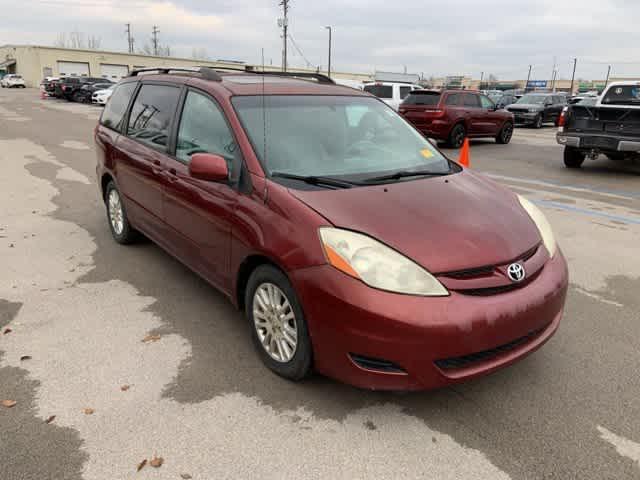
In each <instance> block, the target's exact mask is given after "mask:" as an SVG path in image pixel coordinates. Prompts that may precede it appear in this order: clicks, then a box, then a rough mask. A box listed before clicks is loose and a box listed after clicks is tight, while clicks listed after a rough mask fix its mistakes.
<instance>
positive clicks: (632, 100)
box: [556, 81, 640, 168]
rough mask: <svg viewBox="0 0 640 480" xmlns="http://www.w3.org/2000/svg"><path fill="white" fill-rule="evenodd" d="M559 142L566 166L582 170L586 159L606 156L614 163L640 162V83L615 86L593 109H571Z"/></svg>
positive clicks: (577, 106) (564, 118) (582, 106)
mask: <svg viewBox="0 0 640 480" xmlns="http://www.w3.org/2000/svg"><path fill="white" fill-rule="evenodd" d="M559 123H560V128H559V131H558V133H557V135H556V139H557V141H558V143H559V144H560V145H564V163H565V165H566V166H567V167H568V168H580V167H581V166H582V163H583V162H584V160H585V158H587V157H588V158H592V159H595V158H597V157H598V155H600V154H604V155H606V156H607V157H609V158H610V159H612V160H623V159H627V158H640V82H635V81H634V82H614V83H612V84H610V85H609V86H607V88H606V89H605V91H604V92H602V95H601V96H600V97H599V98H598V100H597V101H596V103H595V105H594V106H590V105H588V104H583V103H578V104H575V105H570V106H569V107H568V108H567V110H566V111H565V112H564V115H563V116H562V118H561V120H560V122H559Z"/></svg>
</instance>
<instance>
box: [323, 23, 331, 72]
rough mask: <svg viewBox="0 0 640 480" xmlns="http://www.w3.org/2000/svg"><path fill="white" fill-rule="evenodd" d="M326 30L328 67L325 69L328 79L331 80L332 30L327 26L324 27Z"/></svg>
mask: <svg viewBox="0 0 640 480" xmlns="http://www.w3.org/2000/svg"><path fill="white" fill-rule="evenodd" d="M324 28H326V29H327V30H329V66H328V68H327V76H328V77H329V78H331V33H332V28H331V26H329V25H327V26H326V27H324Z"/></svg>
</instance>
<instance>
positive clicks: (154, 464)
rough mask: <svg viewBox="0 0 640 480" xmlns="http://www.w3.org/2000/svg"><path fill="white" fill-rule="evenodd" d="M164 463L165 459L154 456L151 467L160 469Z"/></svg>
mask: <svg viewBox="0 0 640 480" xmlns="http://www.w3.org/2000/svg"><path fill="white" fill-rule="evenodd" d="M163 463H164V458H162V457H156V456H155V455H154V456H153V458H152V459H151V461H150V462H149V465H151V466H152V467H155V468H160V467H161V466H162V464H163Z"/></svg>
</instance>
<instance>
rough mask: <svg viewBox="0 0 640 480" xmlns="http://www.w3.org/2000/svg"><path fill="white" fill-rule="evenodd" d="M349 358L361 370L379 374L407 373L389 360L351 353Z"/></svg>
mask: <svg viewBox="0 0 640 480" xmlns="http://www.w3.org/2000/svg"><path fill="white" fill-rule="evenodd" d="M349 356H350V357H351V360H353V362H354V363H355V364H356V365H358V366H359V367H360V368H364V369H365V370H374V371H377V372H385V373H406V372H405V371H404V370H403V369H402V367H399V366H398V365H396V364H395V363H393V362H390V361H388V360H383V359H381V358H372V357H364V356H362V355H356V354H355V353H350V354H349Z"/></svg>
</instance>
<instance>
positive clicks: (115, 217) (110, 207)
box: [104, 182, 138, 245]
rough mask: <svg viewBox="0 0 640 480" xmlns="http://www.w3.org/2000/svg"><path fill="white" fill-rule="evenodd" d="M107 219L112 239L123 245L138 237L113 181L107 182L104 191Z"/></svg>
mask: <svg viewBox="0 0 640 480" xmlns="http://www.w3.org/2000/svg"><path fill="white" fill-rule="evenodd" d="M104 198H105V204H106V207H107V219H108V220H109V228H110V229H111V234H112V235H113V239H114V240H115V241H116V242H118V243H120V244H123V245H126V244H128V243H133V242H134V241H136V240H137V238H138V232H137V231H136V230H135V229H134V228H133V227H132V226H131V224H130V223H129V218H128V217H127V211H126V210H125V209H124V204H123V203H122V197H121V196H120V192H119V191H118V188H117V187H116V185H115V184H114V183H113V182H109V184H108V185H107V188H106V191H105V195H104Z"/></svg>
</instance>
